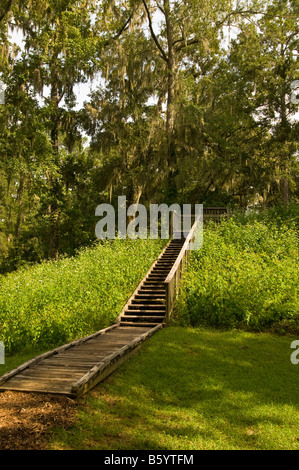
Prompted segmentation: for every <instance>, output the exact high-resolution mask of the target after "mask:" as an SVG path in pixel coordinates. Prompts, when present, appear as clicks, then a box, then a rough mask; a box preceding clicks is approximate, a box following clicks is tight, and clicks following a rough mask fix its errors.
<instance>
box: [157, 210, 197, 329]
mask: <svg viewBox="0 0 299 470" xmlns="http://www.w3.org/2000/svg"><path fill="white" fill-rule="evenodd" d="M199 221H200V219H199V218H196V219H195V222H194V224H193V226H192V228H191V230H190V232H189V233H188V235H187V237H186V240H185V242H184V244H183V246H182V248H181V251H180V253H179V255H178V257H177V259H176V261H175V263H174V265H173V266H172V268H171V270H170V272H169V274H168V276H167V278H166V279H165V281H164V283H163V284H164V286H165V293H166V315H165V323H166V324H168V323H169V320H170V315H171V312H172V310H173V307H174V304H175V301H176V298H177V295H178V292H179V286H180V279H181V273H182V271H183V270H184V268H185V266H186V265H187V262H188V255H189V251H190V250H189V249H188V248H189V245H190V242H191V241H192V240H193V238H194V234H195V230H196V228H197V225H198V223H199Z"/></svg>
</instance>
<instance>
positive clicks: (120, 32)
mask: <svg viewBox="0 0 299 470" xmlns="http://www.w3.org/2000/svg"><path fill="white" fill-rule="evenodd" d="M132 18H133V13H131V14H130V16H129V18H128V19H127V21H126V22H125V23H124V24H123V25H122V27H121V28H120V29H119V30H118V32H117V33H116V34H115V35H114V36H113V37H112V38H110V39H107V41H106V42H105V43H104V47H106V46H108V45H109V44H110V41H115V40H116V39H118V38H119V37H120V36H121V35H122V33H123V32H124V31H125V30H126V29H127V28H128V26H129V24H130V23H131V20H132Z"/></svg>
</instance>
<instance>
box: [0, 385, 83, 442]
mask: <svg viewBox="0 0 299 470" xmlns="http://www.w3.org/2000/svg"><path fill="white" fill-rule="evenodd" d="M76 406H77V404H76V401H74V400H72V399H70V398H67V397H64V396H59V395H44V394H35V393H19V392H9V391H5V392H1V393H0V450H45V449H46V448H47V442H48V439H49V433H50V431H51V429H52V428H53V427H56V426H61V427H68V426H70V425H71V424H72V422H73V419H74V416H75V413H76Z"/></svg>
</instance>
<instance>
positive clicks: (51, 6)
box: [0, 0, 299, 272]
mask: <svg viewBox="0 0 299 470" xmlns="http://www.w3.org/2000/svg"><path fill="white" fill-rule="evenodd" d="M297 15H298V7H297V3H296V2H293V1H288V0H268V1H267V2H260V1H258V0H252V1H244V2H243V1H241V0H239V1H238V2H234V1H231V0H217V1H216V2H215V1H208V2H206V1H205V2H203V1H201V0H189V1H187V2H184V3H182V2H178V1H169V0H163V1H157V0H118V1H114V0H104V1H102V2H98V1H96V0H78V1H76V2H70V1H67V0H66V1H63V2H62V1H60V0H59V1H58V0H43V1H41V2H37V1H35V0H28V1H26V2H18V1H16V0H12V1H10V0H7V1H5V2H2V4H1V8H0V49H1V54H0V79H1V80H2V81H3V82H5V84H6V86H7V88H6V93H5V104H1V105H0V126H1V128H0V256H1V260H0V269H1V271H2V272H6V271H10V270H13V269H15V268H17V267H19V266H21V265H22V264H23V263H28V262H31V263H33V262H40V261H42V260H43V259H57V258H58V257H59V255H60V254H68V255H72V254H73V253H74V252H75V250H76V249H78V248H79V247H80V246H87V245H89V244H91V243H93V241H94V240H95V233H94V228H95V224H96V219H95V215H94V214H95V208H96V206H97V205H98V204H100V203H102V202H109V201H111V202H112V203H115V201H116V198H117V196H118V195H126V196H127V200H128V203H129V204H131V203H137V202H142V203H144V204H145V205H149V204H150V203H161V202H166V203H171V202H178V203H180V204H183V203H193V204H194V203H204V204H206V205H226V204H230V205H232V206H238V207H239V206H241V207H242V208H246V207H248V206H250V205H253V204H259V205H262V206H264V207H266V206H270V205H273V204H276V203H278V202H281V201H283V202H284V204H285V205H286V204H288V202H290V201H294V200H295V201H297V200H298V199H297V198H298V135H299V133H298V120H297V118H296V113H297V112H298V105H297V104H296V100H293V101H292V100H291V91H292V83H293V82H294V81H296V80H298V78H299V77H298V55H297V50H298V25H297ZM17 31H22V32H23V34H24V41H23V47H21V48H20V47H18V46H16V44H14V39H13V38H14V35H13V32H17ZM93 79H94V85H93V92H91V93H90V95H89V96H86V97H85V102H84V103H82V102H81V103H78V102H77V95H76V91H77V90H78V87H79V88H80V86H82V84H84V85H85V87H86V86H88V85H89V84H90V83H91V82H92V80H93ZM84 89H86V88H84ZM86 137H88V139H86Z"/></svg>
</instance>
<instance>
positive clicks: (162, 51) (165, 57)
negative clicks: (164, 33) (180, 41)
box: [142, 0, 168, 62]
mask: <svg viewBox="0 0 299 470" xmlns="http://www.w3.org/2000/svg"><path fill="white" fill-rule="evenodd" d="M142 1H143V5H144V8H145V10H146V14H147V18H148V25H149V29H150V32H151V35H152V38H153V40H154V42H155V44H156V46H157V48H158V49H159V51H160V52H161V55H162V57H163V59H164V60H165V62H168V57H167V55H166V54H165V52H164V50H163V48H162V46H161V44H160V43H159V41H158V38H157V36H156V35H155V32H154V30H153V23H152V19H151V15H150V12H149V9H148V6H147V3H146V0H142Z"/></svg>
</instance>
